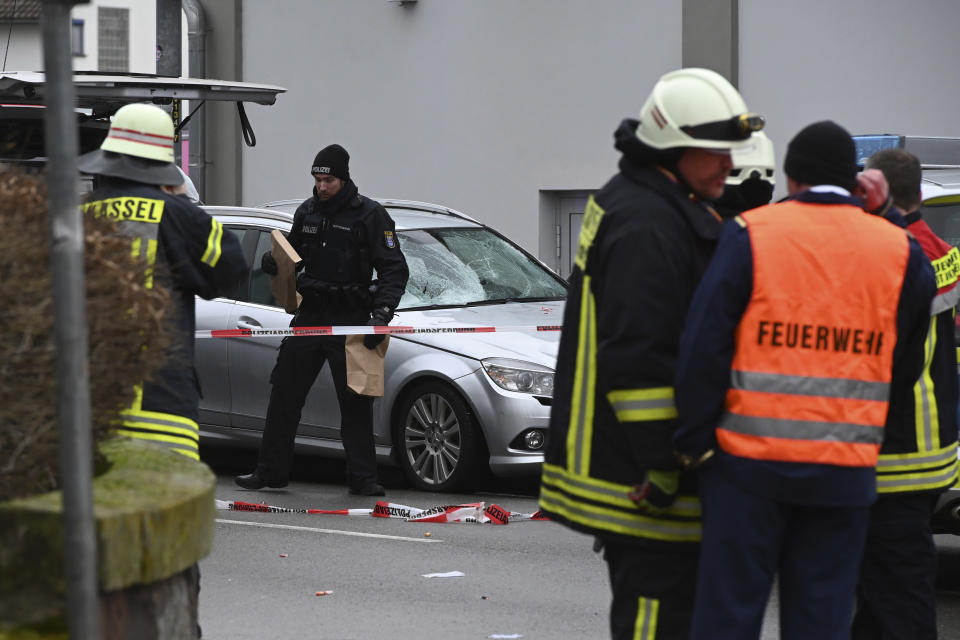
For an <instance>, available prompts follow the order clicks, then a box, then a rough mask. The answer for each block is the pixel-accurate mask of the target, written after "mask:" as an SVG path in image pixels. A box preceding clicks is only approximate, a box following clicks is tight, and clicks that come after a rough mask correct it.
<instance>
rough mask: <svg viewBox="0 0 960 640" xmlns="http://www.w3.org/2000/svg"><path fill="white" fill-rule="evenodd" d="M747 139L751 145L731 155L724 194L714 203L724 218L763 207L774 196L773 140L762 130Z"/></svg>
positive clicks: (774, 166) (774, 165)
mask: <svg viewBox="0 0 960 640" xmlns="http://www.w3.org/2000/svg"><path fill="white" fill-rule="evenodd" d="M750 142H751V145H750V147H748V148H746V149H738V150H735V151H733V153H731V154H730V156H731V159H732V160H733V169H731V170H730V175H729V176H727V186H726V188H725V189H724V190H723V196H722V197H721V198H720V199H719V200H717V201H716V202H715V203H714V206H715V207H716V209H717V212H718V213H719V214H720V215H721V216H723V217H724V218H732V217H733V216H735V215H738V214H740V213H743V212H744V211H748V210H750V209H755V208H757V207H762V206H763V205H765V204H769V202H770V200H771V198H773V188H774V186H775V185H776V179H775V178H774V174H775V172H776V164H775V158H774V153H773V141H772V140H770V138H768V137H767V134H765V133H764V132H763V131H756V132H754V134H753V136H751V137H750Z"/></svg>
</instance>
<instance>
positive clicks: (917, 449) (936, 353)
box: [877, 209, 960, 495]
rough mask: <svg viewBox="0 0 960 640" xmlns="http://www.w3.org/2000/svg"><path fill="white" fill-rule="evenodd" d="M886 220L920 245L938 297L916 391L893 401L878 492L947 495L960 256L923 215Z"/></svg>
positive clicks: (898, 393) (952, 468)
mask: <svg viewBox="0 0 960 640" xmlns="http://www.w3.org/2000/svg"><path fill="white" fill-rule="evenodd" d="M885 217H887V219H888V220H890V221H892V222H894V224H897V225H898V226H902V227H905V228H906V229H907V230H908V231H909V232H910V233H911V234H913V236H914V237H915V238H916V239H917V242H918V243H919V244H920V246H921V248H922V249H923V252H924V253H925V254H926V256H927V258H929V259H930V262H931V264H932V265H933V270H934V274H935V275H936V278H937V295H936V297H935V298H934V299H933V303H932V305H931V308H930V313H931V318H930V328H929V330H928V331H927V338H926V342H925V343H924V354H923V355H924V360H923V371H922V372H921V374H920V377H919V378H918V380H917V382H916V384H914V385H913V387H904V388H900V389H895V390H894V394H893V395H892V397H891V399H890V413H889V415H888V418H887V421H888V427H887V437H886V438H885V439H884V442H883V446H882V447H881V449H880V460H879V461H878V463H877V492H878V493H880V494H881V495H883V494H891V493H915V492H937V491H943V490H945V489H947V488H948V487H950V486H952V485H953V484H954V483H955V482H956V480H957V472H958V465H957V360H956V345H955V343H954V326H955V311H954V308H955V307H956V305H957V302H958V298H960V286H958V275H960V251H958V250H957V248H956V247H952V246H950V245H949V244H947V243H946V242H944V241H943V240H941V239H940V238H939V237H937V235H936V234H934V232H933V230H932V229H930V227H929V225H927V223H926V222H925V221H924V220H923V218H922V217H921V214H920V212H919V211H915V212H913V213H910V214H908V215H905V216H901V215H900V213H899V211H898V210H896V209H893V210H892V211H891V213H890V214H888V215H887V216H885ZM897 424H902V425H905V426H904V427H902V428H897V427H896V425H897Z"/></svg>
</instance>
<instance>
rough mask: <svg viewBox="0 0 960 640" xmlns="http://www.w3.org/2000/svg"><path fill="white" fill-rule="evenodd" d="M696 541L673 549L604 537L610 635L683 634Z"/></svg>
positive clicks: (676, 637)
mask: <svg viewBox="0 0 960 640" xmlns="http://www.w3.org/2000/svg"><path fill="white" fill-rule="evenodd" d="M698 555H699V554H698V552H697V546H696V545H693V544H690V545H677V550H676V551H669V550H666V551H665V550H662V549H650V548H646V547H643V546H640V545H635V544H624V543H617V542H606V543H604V556H603V557H604V560H606V561H607V566H608V569H609V571H610V587H611V588H612V589H613V603H612V604H611V606H610V632H611V637H612V638H613V640H635V639H639V640H686V639H687V633H688V630H689V629H690V618H691V616H692V615H693V596H694V590H695V585H696V577H697V557H698Z"/></svg>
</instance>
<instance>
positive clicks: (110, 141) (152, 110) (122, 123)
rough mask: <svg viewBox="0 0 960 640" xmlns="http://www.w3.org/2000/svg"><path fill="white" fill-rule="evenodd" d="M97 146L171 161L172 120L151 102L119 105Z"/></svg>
mask: <svg viewBox="0 0 960 640" xmlns="http://www.w3.org/2000/svg"><path fill="white" fill-rule="evenodd" d="M100 148H101V149H103V150H104V151H113V152H114V153H122V154H124V155H128V156H136V157H138V158H146V159H147V160H157V161H159V162H173V120H171V119H170V116H169V115H167V112H166V111H164V110H163V109H161V108H160V107H156V106H154V105H152V104H141V103H138V104H128V105H124V106H122V107H120V108H119V109H118V110H117V112H116V113H115V114H114V116H113V122H111V123H110V132H109V133H107V137H106V138H104V140H103V143H102V144H101V145H100Z"/></svg>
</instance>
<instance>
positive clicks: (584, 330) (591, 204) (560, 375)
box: [540, 69, 763, 639]
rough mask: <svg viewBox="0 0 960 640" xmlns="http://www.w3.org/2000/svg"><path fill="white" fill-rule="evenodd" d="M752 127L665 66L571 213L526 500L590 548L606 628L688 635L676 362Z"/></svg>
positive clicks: (696, 514)
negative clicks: (565, 280) (608, 601)
mask: <svg viewBox="0 0 960 640" xmlns="http://www.w3.org/2000/svg"><path fill="white" fill-rule="evenodd" d="M762 127H763V119H762V118H761V117H759V116H757V115H755V114H752V113H750V112H749V111H748V109H747V106H746V104H744V101H743V98H741V96H740V94H739V93H738V92H737V90H736V89H735V88H734V87H733V86H732V85H731V84H730V83H729V82H728V81H727V80H726V79H724V78H723V77H722V76H721V75H719V74H717V73H715V72H713V71H710V70H707V69H681V70H679V71H674V72H672V73H668V74H666V75H665V76H663V77H662V78H660V80H659V82H657V83H656V85H655V86H654V88H653V90H652V92H651V93H650V96H649V98H648V99H647V101H646V103H645V104H644V105H643V107H642V109H641V112H640V118H639V119H625V120H624V121H623V122H622V123H621V124H620V126H619V128H618V129H617V130H616V132H615V133H614V139H615V145H614V146H615V148H616V149H617V150H619V151H620V152H621V153H622V154H623V156H622V158H621V159H620V164H619V169H620V170H619V172H618V173H617V174H616V175H615V176H614V177H613V178H611V179H610V181H609V182H607V184H606V185H605V186H604V187H603V188H602V189H600V190H599V191H598V192H597V193H596V194H595V195H594V196H592V197H591V198H590V199H589V201H588V203H587V206H586V210H585V212H584V220H583V226H582V230H581V232H580V239H579V246H578V249H577V254H576V259H575V267H574V270H573V273H572V275H571V276H570V288H569V294H568V302H567V307H566V311H565V316H564V322H563V332H562V334H561V339H560V349H559V354H558V358H557V372H556V393H555V394H554V401H553V407H552V410H551V418H550V431H549V438H548V442H547V451H546V454H545V461H544V465H543V474H542V481H541V491H540V506H541V508H542V509H543V511H544V513H546V514H547V515H548V516H549V517H550V518H551V519H554V520H556V521H558V522H561V523H563V524H566V525H567V526H569V527H571V528H573V529H576V530H578V531H582V532H585V533H588V534H591V535H593V536H595V537H596V538H597V540H598V543H599V544H600V545H602V546H603V547H604V550H605V555H604V558H605V560H606V561H607V564H608V567H609V574H610V581H611V586H612V588H613V604H612V607H611V615H610V624H611V630H612V634H613V637H614V638H645V639H653V638H658V639H660V638H686V635H687V629H688V625H689V621H690V615H691V610H692V605H693V594H694V577H695V574H696V566H697V557H698V549H699V541H700V503H699V499H698V497H697V493H698V491H697V486H696V482H695V478H694V477H693V475H692V474H681V473H680V467H679V465H678V463H677V461H676V460H675V458H674V455H673V446H672V442H671V438H672V433H673V429H674V426H675V423H676V415H677V412H676V408H675V406H674V403H673V378H674V374H675V361H676V357H677V348H678V343H679V339H680V332H681V330H682V328H683V321H684V317H685V315H686V311H687V307H688V306H689V303H690V300H691V297H692V296H693V291H694V289H695V287H696V286H697V283H698V281H699V280H700V276H701V274H702V273H703V271H704V269H705V268H706V266H707V263H708V261H709V260H710V257H711V254H712V253H713V249H714V246H715V245H716V242H717V239H718V237H719V234H720V227H721V218H720V216H719V215H718V214H717V212H716V211H715V210H714V209H713V208H712V207H711V206H710V204H709V203H710V201H713V200H716V199H717V198H719V197H720V196H721V195H722V194H723V190H724V186H725V184H726V178H727V175H728V173H729V172H730V169H731V167H732V161H731V156H730V154H731V151H733V150H736V149H743V148H748V147H749V146H750V145H751V141H750V137H751V135H752V134H753V133H754V132H755V131H758V130H760V129H761V128H762Z"/></svg>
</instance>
